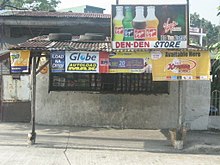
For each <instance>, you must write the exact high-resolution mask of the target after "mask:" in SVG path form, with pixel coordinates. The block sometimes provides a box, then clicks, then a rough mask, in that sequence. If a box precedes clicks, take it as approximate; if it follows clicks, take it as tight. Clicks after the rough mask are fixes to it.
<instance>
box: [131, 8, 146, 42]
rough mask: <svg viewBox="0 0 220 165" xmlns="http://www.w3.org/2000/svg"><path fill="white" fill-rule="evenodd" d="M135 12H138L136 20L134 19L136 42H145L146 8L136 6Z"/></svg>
mask: <svg viewBox="0 0 220 165" xmlns="http://www.w3.org/2000/svg"><path fill="white" fill-rule="evenodd" d="M135 12H136V15H135V18H134V19H133V27H134V40H135V41H138V40H139V41H140V40H145V37H146V20H145V17H144V7H143V6H136V7H135Z"/></svg>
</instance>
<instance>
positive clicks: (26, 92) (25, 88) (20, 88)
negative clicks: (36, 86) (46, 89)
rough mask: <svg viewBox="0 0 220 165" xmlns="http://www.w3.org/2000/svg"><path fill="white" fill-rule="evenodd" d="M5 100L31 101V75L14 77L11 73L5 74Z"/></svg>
mask: <svg viewBox="0 0 220 165" xmlns="http://www.w3.org/2000/svg"><path fill="white" fill-rule="evenodd" d="M3 87H4V88H3V101H13V102H15V101H30V100H31V98H30V96H31V95H30V87H31V86H30V77H29V76H28V75H24V76H20V78H16V79H13V77H12V76H11V75H4V76H3Z"/></svg>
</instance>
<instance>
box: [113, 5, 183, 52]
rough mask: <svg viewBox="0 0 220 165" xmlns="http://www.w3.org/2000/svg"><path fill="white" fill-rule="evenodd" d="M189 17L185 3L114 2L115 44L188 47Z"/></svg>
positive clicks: (159, 47)
mask: <svg viewBox="0 0 220 165" xmlns="http://www.w3.org/2000/svg"><path fill="white" fill-rule="evenodd" d="M186 18H187V14H186V5H117V6H116V5H112V47H113V49H147V48H149V49H161V48H166V49H167V48H169V49H178V48H186V47H187V28H186V27H187V26H186Z"/></svg>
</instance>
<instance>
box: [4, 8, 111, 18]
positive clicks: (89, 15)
mask: <svg viewBox="0 0 220 165" xmlns="http://www.w3.org/2000/svg"><path fill="white" fill-rule="evenodd" d="M2 16H19V17H56V18H107V19H110V18H111V15H110V14H102V13H73V12H48V11H29V10H2V11H0V17H2Z"/></svg>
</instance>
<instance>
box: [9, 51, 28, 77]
mask: <svg viewBox="0 0 220 165" xmlns="http://www.w3.org/2000/svg"><path fill="white" fill-rule="evenodd" d="M10 61H11V72H12V73H28V72H29V69H30V51H29V50H13V51H10Z"/></svg>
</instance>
